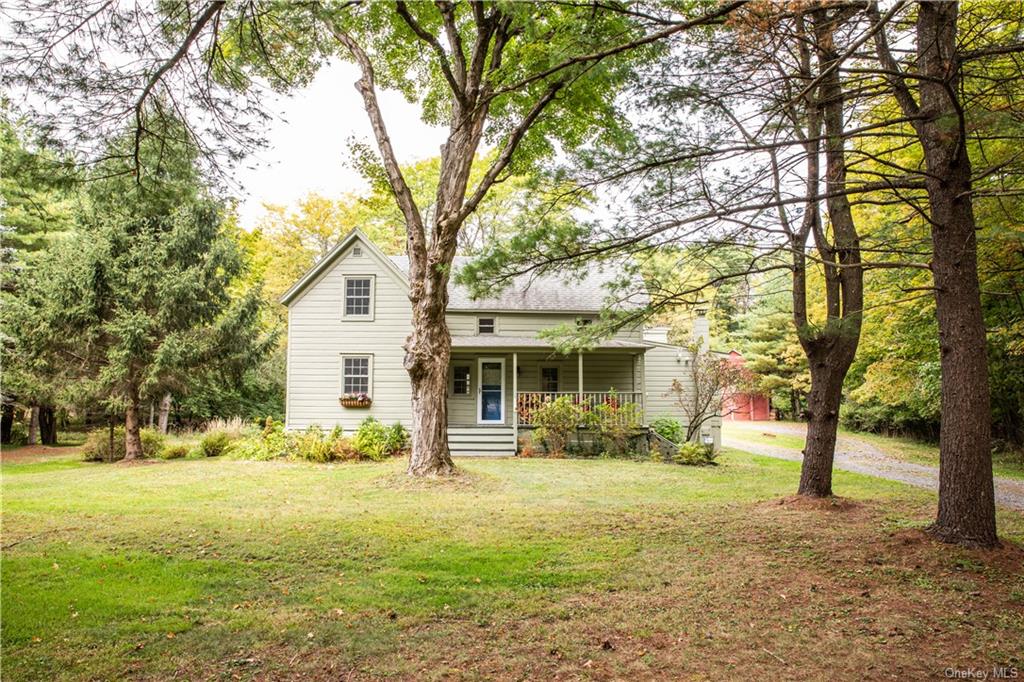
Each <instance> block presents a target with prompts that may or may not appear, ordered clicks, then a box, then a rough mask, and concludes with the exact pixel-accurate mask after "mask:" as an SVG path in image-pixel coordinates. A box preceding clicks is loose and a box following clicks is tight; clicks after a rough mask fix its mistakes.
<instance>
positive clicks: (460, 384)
mask: <svg viewBox="0 0 1024 682" xmlns="http://www.w3.org/2000/svg"><path fill="white" fill-rule="evenodd" d="M452 394H453V395H469V367H467V366H464V365H462V366H455V367H453V368H452Z"/></svg>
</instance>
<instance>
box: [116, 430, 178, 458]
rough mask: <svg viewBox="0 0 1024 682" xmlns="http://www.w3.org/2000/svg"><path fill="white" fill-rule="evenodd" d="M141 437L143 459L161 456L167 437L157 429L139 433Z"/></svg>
mask: <svg viewBox="0 0 1024 682" xmlns="http://www.w3.org/2000/svg"><path fill="white" fill-rule="evenodd" d="M139 437H140V438H141V439H142V456H143V457H157V456H159V455H160V451H161V450H163V449H164V444H165V443H167V436H165V435H164V434H162V433H160V432H159V431H157V430H156V429H142V430H141V431H139ZM122 445H123V444H122Z"/></svg>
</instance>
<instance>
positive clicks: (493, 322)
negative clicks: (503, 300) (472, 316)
mask: <svg viewBox="0 0 1024 682" xmlns="http://www.w3.org/2000/svg"><path fill="white" fill-rule="evenodd" d="M497 330H498V320H497V318H494V317H478V318H476V333H477V334H494V333H495V332H497Z"/></svg>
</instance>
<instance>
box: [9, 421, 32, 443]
mask: <svg viewBox="0 0 1024 682" xmlns="http://www.w3.org/2000/svg"><path fill="white" fill-rule="evenodd" d="M26 443H28V428H27V427H26V426H25V425H24V424H22V423H21V422H14V423H13V424H11V445H25V444H26Z"/></svg>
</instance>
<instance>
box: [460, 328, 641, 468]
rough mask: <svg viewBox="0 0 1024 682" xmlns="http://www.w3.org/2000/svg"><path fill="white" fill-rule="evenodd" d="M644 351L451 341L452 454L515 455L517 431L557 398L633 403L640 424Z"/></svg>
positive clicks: (623, 344) (635, 346) (632, 346)
mask: <svg viewBox="0 0 1024 682" xmlns="http://www.w3.org/2000/svg"><path fill="white" fill-rule="evenodd" d="M646 348H647V346H646V345H645V344H641V343H634V342H628V341H607V342H605V343H604V344H602V345H601V346H600V347H598V348H595V349H593V350H591V351H585V352H580V353H572V354H568V355H565V354H560V353H557V352H556V351H555V349H554V348H552V347H551V346H550V345H549V344H547V343H546V342H543V341H541V340H539V339H528V338H524V339H515V340H512V339H509V338H508V337H489V336H483V335H481V336H472V337H455V338H453V339H452V358H451V366H450V368H449V384H448V423H449V428H448V433H449V443H450V446H451V449H452V452H453V454H463V455H465V454H506V455H512V454H515V452H516V444H517V443H518V440H519V435H520V432H521V431H525V430H528V429H531V428H533V415H534V413H535V411H536V410H537V409H538V408H539V407H541V406H542V405H543V404H544V403H545V402H550V401H552V400H554V399H556V398H558V397H560V396H570V397H571V398H572V400H573V402H574V403H576V404H579V405H584V406H590V407H594V406H596V405H598V404H601V403H610V404H616V405H619V406H621V405H624V404H628V403H632V404H635V405H637V406H638V410H637V411H638V413H639V414H640V415H641V421H644V420H645V418H644V417H643V415H644V385H643V377H644V371H643V359H644V352H645V350H646ZM639 425H640V424H638V425H637V426H639Z"/></svg>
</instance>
